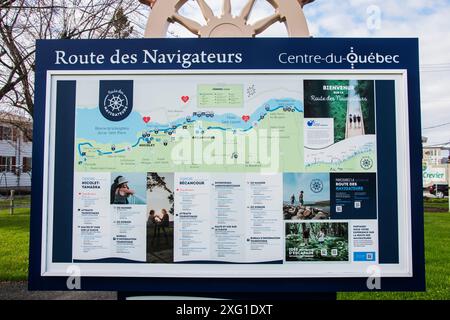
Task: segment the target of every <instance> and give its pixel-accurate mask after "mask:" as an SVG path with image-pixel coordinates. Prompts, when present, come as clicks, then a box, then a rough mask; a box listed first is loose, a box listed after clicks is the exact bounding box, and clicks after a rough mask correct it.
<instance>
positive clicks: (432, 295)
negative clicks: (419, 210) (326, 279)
mask: <svg viewBox="0 0 450 320" xmlns="http://www.w3.org/2000/svg"><path fill="white" fill-rule="evenodd" d="M449 241H450V214H449V213H425V259H426V278H427V292H423V293H421V292H420V293H416V292H414V293H411V292H364V293H339V294H338V299H340V300H358V299H359V300H363V299H364V300H394V299H395V300H396V299H402V300H405V299H409V300H417V299H421V300H431V299H434V300H449V299H450V246H449V245H448V244H449ZM381 286H383V282H381Z"/></svg>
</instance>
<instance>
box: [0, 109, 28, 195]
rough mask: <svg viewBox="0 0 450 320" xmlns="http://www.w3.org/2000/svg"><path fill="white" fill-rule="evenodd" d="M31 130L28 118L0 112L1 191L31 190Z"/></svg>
mask: <svg viewBox="0 0 450 320" xmlns="http://www.w3.org/2000/svg"><path fill="white" fill-rule="evenodd" d="M21 129H22V130H25V131H26V132H22V130H21ZM31 131H32V125H31V121H30V120H28V119H26V118H22V117H16V116H14V117H12V116H11V115H7V114H2V113H0V192H1V193H9V190H11V189H14V190H17V191H29V190H31V154H32V142H31V136H32V134H31Z"/></svg>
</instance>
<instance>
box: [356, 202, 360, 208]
mask: <svg viewBox="0 0 450 320" xmlns="http://www.w3.org/2000/svg"><path fill="white" fill-rule="evenodd" d="M355 209H361V201H355Z"/></svg>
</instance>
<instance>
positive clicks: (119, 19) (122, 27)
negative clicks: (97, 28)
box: [111, 7, 133, 39]
mask: <svg viewBox="0 0 450 320" xmlns="http://www.w3.org/2000/svg"><path fill="white" fill-rule="evenodd" d="M111 24H112V27H113V30H112V33H113V37H114V38H117V39H125V38H128V37H130V35H131V34H132V33H133V26H132V25H131V24H130V21H129V20H128V17H127V16H126V15H125V13H124V11H123V8H122V7H119V8H118V9H117V11H116V12H115V13H114V17H113V18H112V19H111Z"/></svg>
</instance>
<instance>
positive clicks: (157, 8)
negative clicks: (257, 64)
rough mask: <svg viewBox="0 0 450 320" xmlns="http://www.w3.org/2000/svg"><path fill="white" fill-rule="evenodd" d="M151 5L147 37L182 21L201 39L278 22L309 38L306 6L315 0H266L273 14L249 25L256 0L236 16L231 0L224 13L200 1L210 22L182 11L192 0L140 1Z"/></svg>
mask: <svg viewBox="0 0 450 320" xmlns="http://www.w3.org/2000/svg"><path fill="white" fill-rule="evenodd" d="M139 1H140V2H141V3H143V4H146V5H149V6H150V7H151V8H152V10H151V12H150V15H149V18H148V22H147V26H146V30H145V37H146V38H165V37H166V35H167V31H168V29H169V26H170V24H171V23H178V24H180V25H182V26H183V27H184V28H186V29H187V30H189V31H190V32H192V33H193V34H195V35H197V36H198V37H201V38H210V37H255V36H256V35H258V34H260V33H262V32H264V30H266V29H267V28H269V27H270V26H272V25H273V24H275V23H277V22H283V23H284V24H285V25H286V30H287V33H288V35H289V37H309V30H308V25H307V22H306V18H305V15H304V14H303V6H305V5H306V4H308V3H311V2H313V1H314V0H264V1H266V2H268V3H269V4H270V5H271V6H272V7H273V8H274V12H273V14H271V15H269V16H267V17H264V18H262V19H261V20H259V21H256V22H255V23H253V24H249V22H248V19H249V16H250V14H251V13H252V10H253V8H254V5H255V2H256V0H248V1H247V3H246V4H245V5H244V7H243V8H242V10H241V12H240V14H239V15H237V16H233V15H232V13H231V12H232V10H231V9H232V7H231V0H223V6H222V13H221V14H220V15H219V16H216V15H215V14H214V13H213V10H212V9H211V7H210V6H209V5H208V4H207V3H206V1H205V0H192V1H196V2H197V4H198V7H199V8H200V10H201V13H202V15H203V17H204V18H205V21H206V24H204V25H202V24H200V23H198V22H197V21H195V20H192V19H190V18H188V17H185V16H183V15H181V14H180V13H179V10H180V8H181V7H182V6H183V5H184V4H185V3H186V2H187V1H188V0H139Z"/></svg>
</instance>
